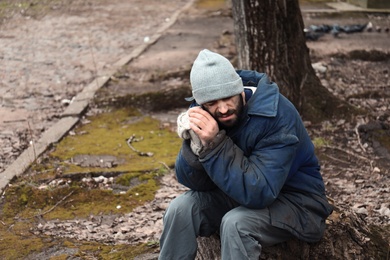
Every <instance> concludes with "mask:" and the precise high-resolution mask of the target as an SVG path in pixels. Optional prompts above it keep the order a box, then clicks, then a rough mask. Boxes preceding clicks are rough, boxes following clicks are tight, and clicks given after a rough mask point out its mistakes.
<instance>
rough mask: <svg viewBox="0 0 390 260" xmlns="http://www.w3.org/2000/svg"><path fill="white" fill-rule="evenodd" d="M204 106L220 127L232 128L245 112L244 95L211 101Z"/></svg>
mask: <svg viewBox="0 0 390 260" xmlns="http://www.w3.org/2000/svg"><path fill="white" fill-rule="evenodd" d="M202 106H203V108H204V109H205V110H206V111H207V112H209V113H210V115H212V116H213V117H214V119H215V120H216V121H217V122H218V123H219V125H220V126H222V127H223V128H231V127H233V126H235V124H236V123H237V122H238V119H239V117H240V115H241V112H242V110H243V107H244V102H243V95H236V96H232V97H228V98H224V99H218V100H214V101H210V102H207V103H204V104H203V105H202Z"/></svg>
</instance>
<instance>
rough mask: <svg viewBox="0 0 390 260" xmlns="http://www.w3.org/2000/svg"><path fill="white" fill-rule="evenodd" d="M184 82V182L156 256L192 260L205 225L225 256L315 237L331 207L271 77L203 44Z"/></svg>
mask: <svg viewBox="0 0 390 260" xmlns="http://www.w3.org/2000/svg"><path fill="white" fill-rule="evenodd" d="M190 80H191V86H192V93H193V98H194V101H193V104H192V105H191V108H190V109H189V110H188V111H187V112H186V113H183V114H181V115H180V116H179V117H178V134H179V136H180V137H182V138H183V139H184V141H183V146H182V148H181V150H180V153H179V155H178V157H177V160H176V175H177V179H178V181H179V182H180V183H182V184H184V185H185V186H187V187H188V188H190V189H191V190H190V191H188V192H186V193H184V194H182V195H181V196H179V197H177V198H176V199H174V200H173V201H172V202H171V204H170V205H169V207H168V209H167V211H166V213H165V215H164V230H163V233H162V235H161V239H160V248H161V252H160V259H169V260H172V259H194V258H195V256H196V251H197V241H196V238H197V237H198V236H210V235H212V234H213V233H218V234H219V235H220V238H221V254H222V259H233V260H237V259H259V256H260V254H261V249H262V247H264V246H270V245H274V244H276V243H280V242H283V241H286V240H289V239H291V238H293V237H297V238H299V239H302V240H304V241H307V242H316V241H318V240H320V238H321V237H322V235H323V232H324V229H325V219H326V218H327V217H328V216H329V214H330V213H331V212H332V207H331V205H330V204H329V203H328V201H327V199H326V195H325V188H324V183H323V180H322V177H321V174H320V167H319V164H318V160H317V158H316V156H315V154H314V146H313V144H312V142H311V140H310V137H309V135H308V134H307V131H306V129H305V127H304V125H303V123H302V120H301V118H300V116H299V114H298V112H297V111H296V109H295V108H294V106H293V105H292V104H291V103H290V102H289V101H288V100H287V99H286V98H285V97H284V96H282V95H281V94H280V93H279V89H278V87H277V85H276V84H275V83H273V82H270V81H269V79H268V77H267V75H265V74H261V73H258V72H255V71H244V70H241V71H236V70H235V69H234V67H233V66H232V64H231V63H230V62H229V61H228V60H227V59H226V58H225V57H223V56H221V55H219V54H217V53H214V52H211V51H209V50H203V51H201V52H200V53H199V55H198V57H197V58H196V60H195V62H194V64H193V67H192V69H191V75H190ZM244 86H245V87H244Z"/></svg>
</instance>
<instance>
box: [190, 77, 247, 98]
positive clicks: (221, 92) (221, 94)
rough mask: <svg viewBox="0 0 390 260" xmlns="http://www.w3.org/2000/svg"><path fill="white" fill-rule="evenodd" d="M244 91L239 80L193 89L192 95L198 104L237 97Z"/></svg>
mask: <svg viewBox="0 0 390 260" xmlns="http://www.w3.org/2000/svg"><path fill="white" fill-rule="evenodd" d="M243 91H244V87H243V85H242V80H241V78H238V79H236V80H235V81H231V82H225V83H222V84H216V85H211V86H204V87H203V88H198V89H194V90H193V91H192V95H193V97H194V98H195V100H196V102H197V103H198V104H204V103H207V102H210V101H214V100H218V99H223V98H228V97H232V96H235V95H239V94H241V93H242V92H243Z"/></svg>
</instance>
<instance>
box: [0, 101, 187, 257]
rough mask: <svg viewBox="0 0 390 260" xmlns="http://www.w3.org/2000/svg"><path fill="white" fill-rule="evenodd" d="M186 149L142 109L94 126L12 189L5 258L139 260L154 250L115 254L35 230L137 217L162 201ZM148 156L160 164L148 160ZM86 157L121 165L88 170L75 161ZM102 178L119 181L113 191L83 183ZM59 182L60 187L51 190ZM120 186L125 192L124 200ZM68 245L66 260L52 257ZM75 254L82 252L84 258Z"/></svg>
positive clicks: (3, 233)
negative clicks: (158, 196)
mask: <svg viewBox="0 0 390 260" xmlns="http://www.w3.org/2000/svg"><path fill="white" fill-rule="evenodd" d="M85 122H87V123H85ZM132 136H133V137H134V138H133V139H132V142H131V144H130V146H131V147H132V148H133V149H132V148H131V147H130V146H129V144H128V143H127V139H128V138H129V137H132ZM180 144H181V141H180V139H179V138H178V137H177V134H176V133H175V132H172V131H171V130H169V129H164V128H162V127H161V126H160V122H159V121H157V120H154V119H152V118H150V117H147V116H143V115H142V114H140V113H139V112H138V111H137V110H134V109H130V108H121V109H115V110H110V111H108V112H105V113H101V114H99V115H96V116H92V117H88V118H86V119H85V120H84V123H83V124H80V125H78V126H77V127H76V128H75V129H74V130H73V133H72V134H70V135H68V136H66V137H65V138H64V139H63V140H61V142H60V143H58V144H56V145H55V146H54V147H53V148H52V149H51V151H49V152H47V153H45V154H44V155H43V156H41V158H39V159H38V160H37V161H36V162H35V163H34V164H33V165H32V166H31V167H30V168H29V169H28V171H27V172H26V174H24V175H23V176H20V177H18V178H17V179H15V180H13V181H12V182H11V185H9V187H7V189H5V193H4V197H3V198H2V199H1V201H0V203H1V204H0V213H1V214H0V256H4V255H6V256H7V259H23V258H25V257H27V256H32V255H34V254H38V253H39V254H42V252H48V253H47V255H50V256H51V257H50V258H49V257H47V259H67V257H69V256H70V255H73V256H76V257H77V256H78V257H81V258H88V257H93V258H98V259H132V258H134V257H135V256H136V255H139V254H141V253H146V252H148V251H150V250H152V249H151V247H150V246H148V245H139V246H129V245H116V246H114V245H111V246H110V245H103V244H100V243H90V242H86V241H77V242H75V241H71V240H61V239H59V238H55V239H53V238H47V237H44V236H42V237H40V236H36V235H34V233H31V232H29V230H33V229H34V228H35V227H36V226H37V225H38V222H37V221H41V220H53V219H58V220H66V219H75V218H87V217H88V216H90V215H99V214H110V215H111V214H119V215H120V214H125V213H129V212H131V211H132V210H133V209H134V208H135V207H137V206H140V205H143V204H144V203H145V202H146V201H150V200H152V199H153V198H154V195H155V192H156V191H157V190H158V188H159V177H160V176H161V175H163V174H165V173H166V172H167V171H168V169H167V168H166V165H168V166H173V164H174V161H175V158H176V155H177V153H178V151H179V148H180ZM140 152H143V153H150V154H152V156H141V155H140ZM82 155H89V156H90V157H88V158H95V157H96V158H103V159H105V160H106V159H107V158H111V159H112V158H114V160H115V163H114V164H111V165H110V167H106V166H105V165H104V164H102V165H100V166H98V165H93V166H82V165H81V164H77V163H75V161H74V158H75V157H76V156H82ZM87 165H88V163H87ZM100 175H103V176H112V177H113V180H111V182H110V185H109V187H107V186H105V184H104V183H93V182H92V184H91V183H90V182H86V181H84V180H83V179H86V178H89V179H91V180H93V178H91V177H96V176H100ZM53 181H54V182H56V185H52V184H51V183H53ZM59 181H61V184H59V183H60V182H59ZM116 186H118V187H120V188H121V191H122V192H117V191H116V190H115V187H116ZM47 241H54V242H53V243H51V242H47ZM60 241H62V242H61V245H60V246H59V247H60V248H61V254H58V253H57V254H51V253H50V252H52V251H53V252H54V251H55V252H59V250H57V248H55V249H53V247H54V246H56V247H58V245H59V243H60ZM65 242H66V243H65ZM10 245H13V246H12V247H11V246H10ZM69 248H72V250H73V251H72V250H69ZM75 248H77V249H78V251H77V253H76V254H74V250H75ZM71 252H73V253H71Z"/></svg>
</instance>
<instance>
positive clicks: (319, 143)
mask: <svg viewBox="0 0 390 260" xmlns="http://www.w3.org/2000/svg"><path fill="white" fill-rule="evenodd" d="M313 144H314V147H315V148H316V149H320V148H322V147H324V146H327V145H329V144H330V141H329V140H326V139H324V138H322V137H315V138H314V139H313Z"/></svg>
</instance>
